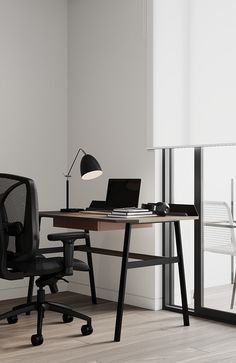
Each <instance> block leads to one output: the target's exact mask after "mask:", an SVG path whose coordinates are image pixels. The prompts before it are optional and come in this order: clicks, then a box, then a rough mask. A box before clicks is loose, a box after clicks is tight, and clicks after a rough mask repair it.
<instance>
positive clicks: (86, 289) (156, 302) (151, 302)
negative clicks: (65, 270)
mask: <svg viewBox="0 0 236 363" xmlns="http://www.w3.org/2000/svg"><path fill="white" fill-rule="evenodd" d="M68 291H71V292H76V293H80V294H83V295H91V292H90V286H89V285H86V284H81V283H79V282H75V281H73V282H72V281H71V282H70V284H69V286H68ZM96 294H97V297H99V298H101V299H105V300H110V301H117V299H118V291H115V290H110V289H105V288H101V287H98V286H96ZM125 303H126V304H129V305H133V306H138V307H141V308H145V309H149V310H161V308H162V299H161V298H159V299H152V298H148V297H145V296H139V295H133V294H129V293H126V296H125Z"/></svg>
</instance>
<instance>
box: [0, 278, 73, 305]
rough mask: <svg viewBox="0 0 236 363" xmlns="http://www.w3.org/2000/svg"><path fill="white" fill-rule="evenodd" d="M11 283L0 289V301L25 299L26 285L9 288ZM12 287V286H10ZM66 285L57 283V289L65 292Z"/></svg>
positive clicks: (60, 282) (47, 291) (47, 290)
mask: <svg viewBox="0 0 236 363" xmlns="http://www.w3.org/2000/svg"><path fill="white" fill-rule="evenodd" d="M10 285H11V281H9V287H2V288H0V300H8V299H16V298H18V297H26V296H27V292H28V283H22V284H19V283H18V285H17V286H12V287H11V286H10ZM12 285H13V284H12ZM67 285H68V284H67V283H65V282H64V281H59V282H58V289H59V291H60V292H62V291H67ZM36 291H37V290H36V288H34V293H33V294H34V295H36ZM49 292H50V290H49V288H48V287H47V288H46V293H49Z"/></svg>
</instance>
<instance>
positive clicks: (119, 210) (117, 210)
mask: <svg viewBox="0 0 236 363" xmlns="http://www.w3.org/2000/svg"><path fill="white" fill-rule="evenodd" d="M112 213H123V214H126V213H135V214H139V213H152V212H151V211H150V210H149V209H146V208H135V207H133V208H115V209H113V211H112Z"/></svg>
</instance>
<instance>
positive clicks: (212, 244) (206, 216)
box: [203, 201, 236, 255]
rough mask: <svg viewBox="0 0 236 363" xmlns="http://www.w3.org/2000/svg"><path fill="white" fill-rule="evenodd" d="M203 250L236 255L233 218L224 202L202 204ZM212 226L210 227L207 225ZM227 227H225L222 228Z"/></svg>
mask: <svg viewBox="0 0 236 363" xmlns="http://www.w3.org/2000/svg"><path fill="white" fill-rule="evenodd" d="M203 223H204V232H203V237H204V250H205V251H209V252H215V253H222V254H227V255H236V242H235V234H234V228H233V218H232V214H231V211H230V208H229V206H228V204H227V203H225V202H221V201H220V202H217V201H216V202H215V201H214V202H204V205H203ZM208 224H212V225H208ZM222 224H225V225H227V227H224V226H222Z"/></svg>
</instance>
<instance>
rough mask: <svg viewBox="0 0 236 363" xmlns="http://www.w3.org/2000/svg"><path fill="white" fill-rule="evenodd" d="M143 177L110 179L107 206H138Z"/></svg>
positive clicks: (110, 207)
mask: <svg viewBox="0 0 236 363" xmlns="http://www.w3.org/2000/svg"><path fill="white" fill-rule="evenodd" d="M140 185H141V179H109V180H108V187H107V196H106V208H109V209H112V208H125V207H138V199H139V191H140Z"/></svg>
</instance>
